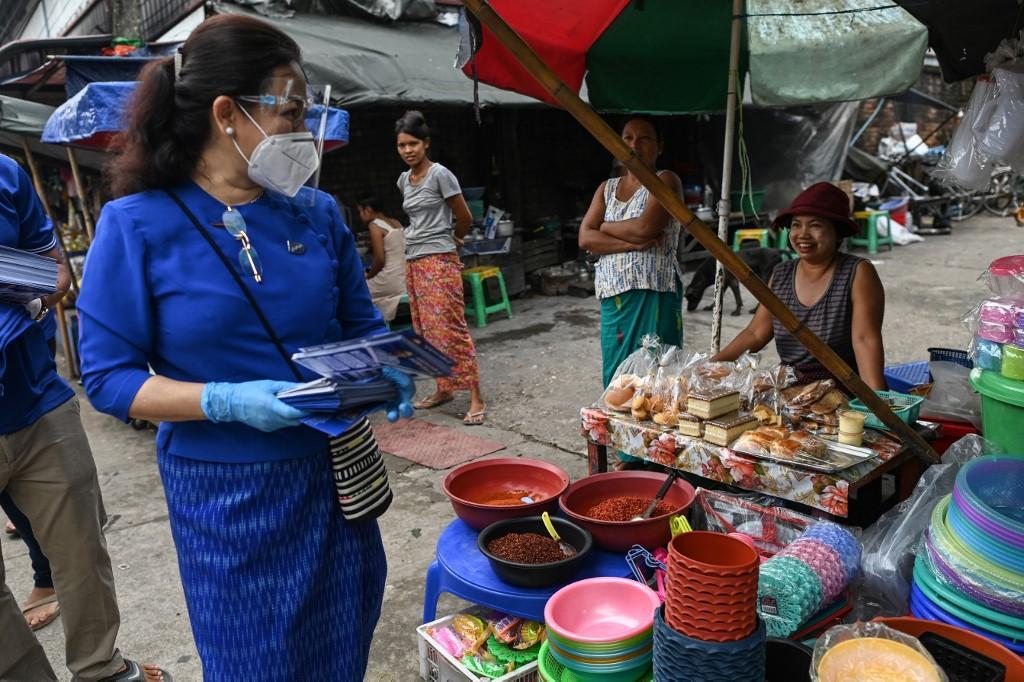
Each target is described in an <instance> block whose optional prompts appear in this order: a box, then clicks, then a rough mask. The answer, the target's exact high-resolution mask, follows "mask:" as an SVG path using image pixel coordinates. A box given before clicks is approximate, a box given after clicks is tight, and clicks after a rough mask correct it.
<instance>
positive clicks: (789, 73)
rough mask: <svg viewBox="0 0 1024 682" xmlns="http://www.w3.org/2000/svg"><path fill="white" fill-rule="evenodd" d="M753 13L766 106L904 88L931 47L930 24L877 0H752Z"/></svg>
mask: <svg viewBox="0 0 1024 682" xmlns="http://www.w3.org/2000/svg"><path fill="white" fill-rule="evenodd" d="M857 10H861V11H857ZM747 13H748V15H749V16H748V18H747V41H748V45H749V48H750V89H751V93H752V94H753V97H754V104H757V105H760V106H790V105H798V104H810V103H815V102H849V101H853V100H861V99H870V98H872V97H879V96H881V95H891V94H893V93H897V92H902V91H904V90H906V89H907V88H909V87H910V86H911V85H913V84H914V81H915V80H917V77H918V75H919V74H920V72H921V65H922V64H923V63H924V53H925V50H926V49H927V47H928V29H927V28H925V26H924V25H923V24H921V23H920V22H919V21H917V20H916V19H914V17H912V16H911V15H910V14H909V13H908V12H907V11H906V10H904V9H902V8H900V7H897V6H896V5H893V4H892V3H883V2H878V0H748V2H747Z"/></svg>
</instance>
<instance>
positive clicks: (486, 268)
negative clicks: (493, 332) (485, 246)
mask: <svg viewBox="0 0 1024 682" xmlns="http://www.w3.org/2000/svg"><path fill="white" fill-rule="evenodd" d="M488 277H496V278H497V279H498V289H499V290H500V291H501V300H500V301H498V302H497V303H495V304H493V305H487V299H486V298H485V297H484V280H485V279H487V278H488ZM462 279H463V280H466V281H467V282H469V295H470V297H471V298H472V300H471V301H467V302H466V318H467V319H468V318H469V317H470V316H473V318H474V320H475V321H476V326H477V327H486V326H487V316H488V315H490V314H492V313H500V312H501V311H502V310H504V311H505V312H507V313H508V319H510V320H511V319H512V304H511V303H509V301H508V291H507V290H506V289H505V277H504V276H503V275H502V274H501V268H499V267H497V266H496V265H481V266H480V267H476V268H466V269H465V270H463V271H462Z"/></svg>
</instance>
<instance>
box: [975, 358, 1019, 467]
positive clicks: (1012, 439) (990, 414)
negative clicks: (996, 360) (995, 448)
mask: <svg viewBox="0 0 1024 682" xmlns="http://www.w3.org/2000/svg"><path fill="white" fill-rule="evenodd" d="M971 386H973V387H974V390H975V391H977V392H978V393H980V394H981V433H982V435H983V436H985V438H987V439H988V440H990V441H992V442H993V443H996V444H998V445H999V446H1001V447H1002V448H1003V449H1004V450H1005V451H1006V452H1020V451H1021V449H1022V446H1024V382H1021V381H1014V380H1013V379H1007V378H1006V377H1004V376H1002V375H1000V374H997V373H996V372H989V371H987V370H984V369H981V368H978V367H975V368H974V369H973V370H971Z"/></svg>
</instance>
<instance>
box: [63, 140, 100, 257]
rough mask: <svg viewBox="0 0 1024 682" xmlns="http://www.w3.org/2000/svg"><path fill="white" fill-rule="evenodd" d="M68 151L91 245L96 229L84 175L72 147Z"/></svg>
mask: <svg viewBox="0 0 1024 682" xmlns="http://www.w3.org/2000/svg"><path fill="white" fill-rule="evenodd" d="M67 150H68V162H69V163H70V164H71V175H72V176H73V177H74V179H75V190H77V192H78V203H79V205H80V206H81V207H82V216H83V217H84V218H85V232H86V234H87V235H89V243H90V244H92V238H93V234H94V233H95V228H94V227H93V222H92V214H91V213H90V211H89V204H88V201H87V200H86V196H85V185H84V184H83V183H82V173H81V171H80V170H78V157H77V156H75V150H74V149H72V148H71V147H68V148H67Z"/></svg>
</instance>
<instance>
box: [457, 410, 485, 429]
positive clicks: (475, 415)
mask: <svg viewBox="0 0 1024 682" xmlns="http://www.w3.org/2000/svg"><path fill="white" fill-rule="evenodd" d="M486 416H487V410H480V411H479V412H467V413H466V416H465V417H463V418H462V423H463V424H465V425H466V426H483V423H484V417H486Z"/></svg>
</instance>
